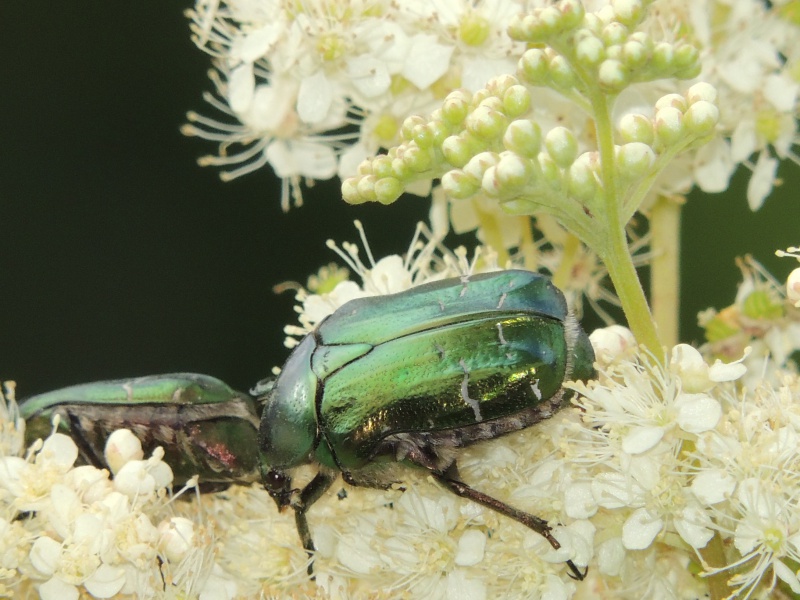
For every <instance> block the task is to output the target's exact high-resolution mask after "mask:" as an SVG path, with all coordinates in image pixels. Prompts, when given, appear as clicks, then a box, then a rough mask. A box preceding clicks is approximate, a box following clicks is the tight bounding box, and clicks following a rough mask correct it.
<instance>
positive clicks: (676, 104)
mask: <svg viewBox="0 0 800 600" xmlns="http://www.w3.org/2000/svg"><path fill="white" fill-rule="evenodd" d="M688 106H689V105H688V104H687V103H686V98H684V97H683V96H681V95H680V94H667V95H666V96H661V98H659V99H658V100H656V111H658V110H661V109H662V108H677V109H678V110H679V111H681V112H684V111H685V110H686V109H687V108H688Z"/></svg>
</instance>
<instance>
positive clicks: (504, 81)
mask: <svg viewBox="0 0 800 600" xmlns="http://www.w3.org/2000/svg"><path fill="white" fill-rule="evenodd" d="M515 85H519V80H518V79H517V78H516V77H514V76H513V75H511V74H508V73H505V74H503V75H497V76H496V77H492V78H491V79H490V80H489V82H488V83H487V84H486V90H487V91H489V92H490V93H491V94H492V95H493V96H496V97H497V98H502V97H503V95H504V94H505V93H506V91H508V89H509V88H511V87H512V86H515Z"/></svg>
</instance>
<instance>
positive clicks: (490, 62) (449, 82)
mask: <svg viewBox="0 0 800 600" xmlns="http://www.w3.org/2000/svg"><path fill="white" fill-rule="evenodd" d="M519 10H520V3H519V2H518V1H515V0H486V1H484V2H480V3H478V4H473V3H466V2H459V1H449V0H442V1H438V2H429V1H427V0H413V1H406V2H389V1H387V0H378V1H375V0H346V1H340V0H335V1H334V0H311V1H304V2H299V3H298V2H294V1H292V0H263V1H260V2H252V1H249V0H248V1H242V0H230V1H223V2H218V1H208V0H199V1H198V2H197V3H196V5H195V9H194V10H193V11H191V12H190V18H191V19H192V30H193V33H194V40H195V43H197V44H198V46H200V47H201V48H203V49H204V50H206V51H207V52H209V53H210V54H211V55H212V56H214V59H215V60H214V65H215V69H216V75H215V76H214V81H215V84H216V88H217V89H216V92H217V95H216V96H212V95H209V96H207V99H208V101H209V102H210V103H211V104H212V105H213V106H214V107H215V108H217V109H219V110H220V111H221V112H222V113H223V114H225V115H226V116H227V117H229V119H230V121H231V122H221V121H217V120H214V119H208V118H205V117H202V116H200V115H197V114H194V113H192V114H190V115H189V120H190V121H191V122H192V124H191V125H189V126H187V127H186V128H185V132H186V133H187V134H189V135H198V136H200V137H203V138H206V139H210V140H214V141H218V142H220V156H218V157H207V158H205V159H203V160H202V162H203V163H204V164H213V165H217V166H222V167H232V168H231V169H230V170H228V171H226V172H225V175H224V177H226V178H233V177H237V176H239V175H241V174H244V173H247V172H250V171H253V170H255V169H257V168H259V167H261V166H264V165H265V164H267V163H269V164H270V165H271V166H272V168H273V169H274V170H275V172H276V173H277V174H278V176H280V177H282V178H284V180H285V181H287V182H289V183H290V184H291V187H292V188H293V189H292V190H289V189H288V188H285V190H284V196H283V207H284V209H288V207H289V201H290V196H289V193H290V192H291V193H293V194H294V198H295V201H296V202H297V203H298V204H299V203H300V198H301V197H300V195H299V188H298V184H299V182H300V180H301V178H308V179H329V178H331V177H333V176H334V175H336V174H337V173H344V174H346V175H350V174H352V173H353V172H354V170H355V166H356V165H357V164H358V163H359V162H360V161H361V160H362V159H363V158H364V157H366V156H367V155H369V154H373V153H375V152H376V151H377V150H378V148H381V147H388V146H390V145H392V144H393V143H394V142H395V141H396V134H397V130H398V128H399V124H400V123H401V122H402V121H403V119H405V117H406V116H407V115H409V114H411V113H414V112H429V111H430V110H431V108H433V106H434V103H435V102H437V101H439V100H441V98H443V97H444V95H445V94H447V92H449V91H451V90H452V89H454V88H457V87H460V86H463V87H467V88H469V89H473V90H475V89H478V88H480V87H481V86H482V85H483V84H484V83H485V82H486V80H487V79H489V78H490V77H492V76H493V75H497V74H499V73H503V72H509V71H511V70H513V67H514V63H515V61H516V58H515V56H516V55H517V54H518V53H519V51H520V47H521V44H519V43H518V42H513V41H512V40H511V39H510V38H509V37H508V36H507V35H506V32H505V30H506V27H507V23H508V20H509V19H510V17H511V16H513V15H514V14H516V13H517V12H518V11H519ZM354 126H355V127H354ZM232 145H238V147H236V151H235V152H232V153H229V152H228V150H229V149H230V147H231V146H232Z"/></svg>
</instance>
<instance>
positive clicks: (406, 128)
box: [400, 115, 425, 141]
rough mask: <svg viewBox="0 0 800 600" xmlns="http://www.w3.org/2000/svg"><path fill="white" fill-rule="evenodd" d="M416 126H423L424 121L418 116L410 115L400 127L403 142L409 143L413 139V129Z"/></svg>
mask: <svg viewBox="0 0 800 600" xmlns="http://www.w3.org/2000/svg"><path fill="white" fill-rule="evenodd" d="M417 125H425V119H423V118H422V117H420V116H419V115H411V116H410V117H408V118H407V119H406V120H405V121H403V125H402V126H401V127H400V135H401V137H402V138H403V139H404V140H407V141H411V140H413V139H414V128H415V127H416V126H417Z"/></svg>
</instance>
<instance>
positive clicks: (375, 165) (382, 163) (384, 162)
mask: <svg viewBox="0 0 800 600" xmlns="http://www.w3.org/2000/svg"><path fill="white" fill-rule="evenodd" d="M370 174H371V175H375V177H376V178H378V179H381V178H383V177H391V176H392V159H391V158H389V157H388V156H385V155H383V156H376V157H375V158H373V159H372V172H371V173H370ZM365 175H366V173H365Z"/></svg>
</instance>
